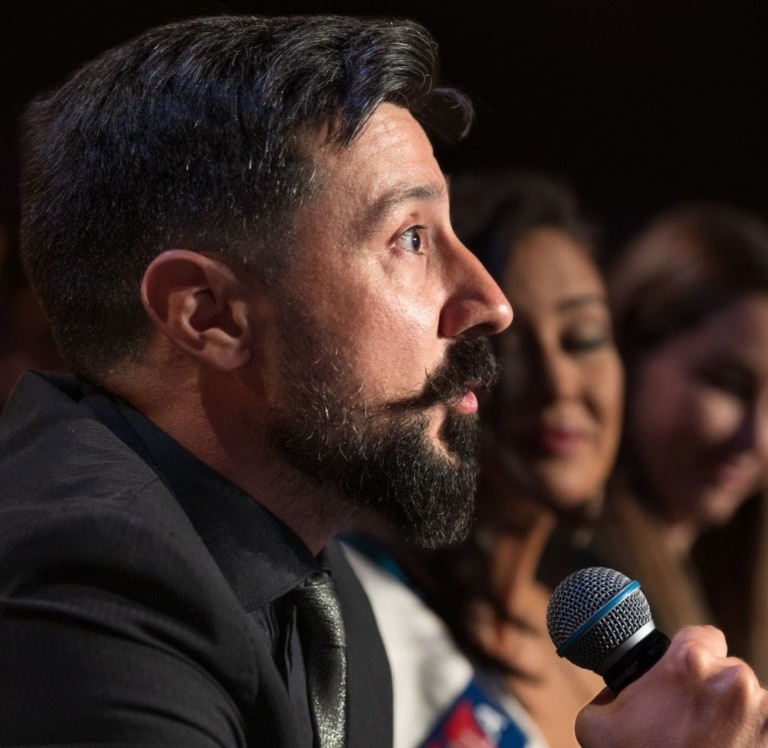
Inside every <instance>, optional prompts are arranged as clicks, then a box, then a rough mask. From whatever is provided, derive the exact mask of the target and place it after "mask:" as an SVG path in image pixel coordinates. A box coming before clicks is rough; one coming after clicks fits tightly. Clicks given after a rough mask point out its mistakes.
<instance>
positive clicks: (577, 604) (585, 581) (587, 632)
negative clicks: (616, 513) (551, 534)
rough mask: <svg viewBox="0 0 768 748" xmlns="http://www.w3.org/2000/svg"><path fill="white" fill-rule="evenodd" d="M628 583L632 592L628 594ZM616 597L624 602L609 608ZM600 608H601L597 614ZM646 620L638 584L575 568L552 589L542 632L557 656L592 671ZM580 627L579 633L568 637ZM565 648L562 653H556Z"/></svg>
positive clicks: (597, 569)
mask: <svg viewBox="0 0 768 748" xmlns="http://www.w3.org/2000/svg"><path fill="white" fill-rule="evenodd" d="M633 584H634V586H635V587H636V589H632V585H633ZM621 593H624V597H620V598H619V599H618V602H616V604H615V605H612V606H609V605H608V604H609V603H611V601H612V600H613V599H614V598H617V596H620V595H621ZM604 606H606V609H605V610H604V611H603V612H600V611H601V609H602V608H603V607H604ZM598 613H599V615H598ZM593 618H594V620H591V619H593ZM652 620H653V618H652V616H651V609H650V606H649V605H648V600H646V598H645V595H644V594H643V593H642V592H640V589H639V585H637V584H636V583H633V582H632V581H631V580H630V579H629V577H627V576H625V575H624V574H622V573H621V572H618V571H616V570H615V569H606V568H604V567H600V566H593V567H590V568H587V569H579V570H578V571H575V572H573V574H570V575H569V576H567V577H566V578H565V579H564V580H563V581H562V582H560V584H559V585H558V586H557V587H556V588H555V591H554V592H553V593H552V597H551V598H550V600H549V605H548V606H547V629H548V630H549V636H550V638H551V639H552V641H553V642H554V644H555V647H557V649H558V654H562V655H563V656H565V657H567V659H568V660H570V661H571V662H573V663H574V664H575V665H578V666H579V667H583V668H587V669H589V670H594V671H598V672H599V671H600V666H601V664H602V663H603V662H605V660H606V659H607V658H608V657H609V656H610V655H611V654H612V653H613V652H614V651H615V650H616V649H618V648H619V647H620V646H621V645H622V644H623V643H624V642H625V641H627V639H629V638H630V637H631V636H633V635H634V634H635V633H637V632H638V631H639V630H640V629H641V628H642V627H643V626H645V625H646V624H648V623H649V622H652ZM582 627H584V630H583V631H582V632H581V633H580V634H579V635H578V636H577V637H574V635H575V634H577V633H578V632H579V629H581V628H582ZM572 638H573V640H572V641H569V640H571V639H572ZM566 644H567V645H568V646H567V651H563V652H560V650H561V648H563V646H564V645H566Z"/></svg>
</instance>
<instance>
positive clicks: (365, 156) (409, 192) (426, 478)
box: [272, 104, 511, 545]
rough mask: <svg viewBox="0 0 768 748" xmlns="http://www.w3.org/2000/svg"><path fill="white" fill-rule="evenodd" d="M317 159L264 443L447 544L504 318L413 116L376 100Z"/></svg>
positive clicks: (458, 519)
mask: <svg viewBox="0 0 768 748" xmlns="http://www.w3.org/2000/svg"><path fill="white" fill-rule="evenodd" d="M321 162H322V163H323V164H324V167H325V168H324V170H323V174H322V176H321V179H322V180H324V182H323V187H321V189H320V190H319V191H318V195H317V196H316V197H315V198H314V199H313V200H312V202H310V203H309V204H308V205H307V206H306V207H305V208H304V209H303V213H302V214H301V216H300V218H299V236H298V241H299V242H300V243H301V245H300V246H301V250H300V252H299V259H298V260H297V262H296V263H295V265H294V266H293V267H292V270H291V272H290V274H289V276H287V277H286V279H285V281H284V282H282V283H281V284H280V288H279V290H278V291H277V295H278V297H279V298H278V302H279V304H280V315H279V320H280V321H279V323H278V336H279V338H280V344H281V347H282V355H281V356H280V357H279V358H280V360H281V361H282V366H281V370H280V372H279V373H278V375H277V377H278V378H279V382H275V388H276V392H277V391H278V390H279V392H277V396H276V397H275V398H274V402H273V404H272V412H273V425H272V442H273V444H274V445H275V447H276V449H277V450H278V451H279V452H280V453H281V454H282V455H283V457H285V458H286V459H287V460H288V461H289V462H290V463H291V464H293V465H294V467H297V468H298V469H299V470H300V471H301V472H303V473H305V474H306V475H307V476H310V477H311V478H312V479H313V480H314V481H315V482H317V483H319V484H321V485H323V486H326V487H327V486H333V487H334V488H336V489H337V490H338V491H339V492H340V494H341V495H342V496H343V497H344V499H345V500H347V501H349V502H351V503H353V504H355V505H365V506H370V507H373V508H375V509H377V510H378V511H379V512H381V513H382V514H383V515H384V516H385V517H386V518H387V519H389V520H390V522H391V523H392V524H393V525H394V526H395V527H396V529H397V530H399V531H400V532H401V533H403V534H404V535H405V536H406V537H408V538H410V539H411V540H414V541H417V542H420V543H422V544H426V545H437V544H441V543H444V542H447V541H451V540H454V539H456V538H457V537H461V536H462V535H463V534H464V533H465V530H466V528H467V525H468V522H469V518H470V516H471V509H472V499H473V493H474V484H475V473H476V464H475V459H474V445H475V441H476V431H477V400H476V397H475V394H474V391H473V390H474V389H476V388H477V387H485V386H487V385H488V383H489V382H490V380H491V379H492V378H493V376H494V373H495V363H494V361H493V358H492V356H491V354H490V346H489V345H488V344H487V341H486V340H485V339H484V338H483V337H481V336H485V335H488V334H492V333H495V332H498V331H499V330H501V329H503V328H504V327H506V326H507V325H508V324H509V322H510V320H511V310H510V308H509V305H508V303H507V301H506V299H505V298H504V296H503V294H502V293H501V291H500V290H499V288H498V287H497V286H496V284H495V283H494V282H493V281H492V280H491V278H490V276H488V274H487V273H486V272H485V271H484V270H483V268H482V266H481V265H480V264H479V262H478V261H477V260H476V258H474V256H473V255H471V253H470V252H469V251H468V250H467V249H466V248H465V247H464V246H463V245H462V244H461V243H460V242H459V241H458V239H457V238H456V236H455V235H454V233H453V230H452V229H451V226H450V220H449V212H448V197H447V188H446V184H445V180H444V177H443V175H442V173H441V171H440V169H439V167H438V165H437V162H436V161H435V159H434V156H433V154H432V149H431V146H430V144H429V141H428V139H427V137H426V135H425V134H424V132H423V130H422V129H421V127H420V126H419V125H418V124H417V122H416V121H415V120H414V119H413V117H412V116H411V115H410V114H409V113H408V112H407V111H406V110H404V109H401V108H399V107H395V106H393V105H386V104H385V105H382V106H381V107H379V109H378V110H377V111H376V112H375V113H374V115H373V117H372V119H371V120H370V121H369V123H368V124H367V126H366V128H365V129H364V131H363V132H362V134H361V135H360V136H359V138H358V139H357V140H356V141H355V143H354V144H353V145H352V146H351V147H350V148H348V149H345V150H343V151H339V150H335V149H331V148H327V149H326V152H325V153H324V156H323V157H322V159H321Z"/></svg>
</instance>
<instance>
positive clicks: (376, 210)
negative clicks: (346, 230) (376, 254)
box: [366, 183, 447, 225]
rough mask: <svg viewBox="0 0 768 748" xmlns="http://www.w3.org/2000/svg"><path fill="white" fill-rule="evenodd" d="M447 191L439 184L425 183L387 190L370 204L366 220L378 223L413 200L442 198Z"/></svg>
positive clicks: (374, 223)
mask: <svg viewBox="0 0 768 748" xmlns="http://www.w3.org/2000/svg"><path fill="white" fill-rule="evenodd" d="M446 195H447V191H446V190H445V189H444V188H443V187H440V186H439V185H437V184H431V183H424V184H414V185H408V186H407V187H400V188H395V189H393V190H390V191H388V192H385V193H384V194H383V195H380V196H379V197H378V198H377V199H376V200H375V201H374V203H373V204H372V205H371V206H370V208H369V210H368V211H367V214H366V221H368V222H370V223H371V224H373V225H378V224H379V223H381V221H383V220H384V219H385V218H386V216H388V215H389V214H390V213H391V212H392V210H393V209H394V208H397V207H398V206H399V205H402V204H403V203H407V202H410V201H411V200H430V201H437V200H442V199H443V198H445V197H446Z"/></svg>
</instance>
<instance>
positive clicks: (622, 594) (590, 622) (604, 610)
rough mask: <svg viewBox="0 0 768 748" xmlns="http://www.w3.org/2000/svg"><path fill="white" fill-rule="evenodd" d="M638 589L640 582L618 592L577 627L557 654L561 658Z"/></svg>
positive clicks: (634, 582) (632, 583)
mask: <svg viewBox="0 0 768 748" xmlns="http://www.w3.org/2000/svg"><path fill="white" fill-rule="evenodd" d="M638 589H640V582H638V581H637V580H635V581H633V582H630V583H629V584H628V585H627V586H626V587H624V588H623V589H621V590H619V591H618V592H617V593H616V594H615V595H614V596H613V597H612V598H611V599H610V600H609V601H608V602H607V603H605V604H604V605H603V606H602V607H601V608H599V609H598V610H597V611H595V612H594V613H593V614H592V615H591V616H590V617H589V618H588V619H587V620H586V621H585V622H584V623H582V624H581V626H579V628H577V629H576V631H574V632H573V633H572V634H571V635H570V636H569V637H568V639H566V641H564V642H563V643H562V644H561V645H560V647H559V648H558V649H557V654H558V655H560V657H563V656H564V655H565V653H566V652H567V651H568V650H569V649H570V648H571V647H572V646H573V645H574V644H575V643H576V642H577V641H578V640H579V639H580V638H581V637H582V636H584V634H586V633H587V631H589V629H591V628H592V626H594V625H595V624H596V623H597V622H598V621H599V620H600V619H601V618H603V617H604V616H606V615H607V614H608V613H610V612H611V611H612V610H613V609H614V608H615V607H616V606H617V605H618V604H619V603H621V601H622V600H624V599H625V598H627V597H628V596H629V595H631V594H632V593H633V592H635V590H638Z"/></svg>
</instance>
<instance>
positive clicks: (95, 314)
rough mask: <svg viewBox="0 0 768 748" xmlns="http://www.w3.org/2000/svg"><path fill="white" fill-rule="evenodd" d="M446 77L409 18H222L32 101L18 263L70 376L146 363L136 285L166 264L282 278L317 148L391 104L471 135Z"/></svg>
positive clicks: (146, 45)
mask: <svg viewBox="0 0 768 748" xmlns="http://www.w3.org/2000/svg"><path fill="white" fill-rule="evenodd" d="M437 62H438V59H437V48H436V44H435V42H434V40H433V39H432V37H431V36H430V35H429V33H428V32H427V31H426V30H425V29H424V28H422V27H421V26H420V25H418V24H416V23H414V22H412V21H408V20H395V19H373V18H367V19H364V18H355V17H351V16H335V15H322V16H294V17H271V18H270V17H251V16H215V17H207V18H195V19H190V20H186V21H182V22H179V23H174V24H169V25H166V26H162V27H159V28H156V29H152V30H150V31H148V32H146V33H144V34H142V35H141V36H139V37H137V38H135V39H133V40H132V41H129V42H127V43H125V44H123V45H121V46H119V47H116V48H114V49H112V50H109V51H107V52H106V53H104V54H102V55H101V56H100V57H98V58H97V59H96V60H94V61H92V62H90V63H89V64H87V65H85V66H84V67H82V68H81V69H80V70H79V71H77V72H76V73H75V74H74V75H72V76H71V77H70V78H69V79H68V80H67V81H66V82H65V83H64V85H62V86H61V87H60V88H58V89H57V90H54V91H53V92H51V93H49V94H47V95H44V96H41V97H39V98H38V99H37V100H35V101H33V102H32V103H31V105H30V106H29V108H28V110H27V112H26V115H25V118H24V131H25V136H24V142H23V145H24V148H23V163H22V230H21V239H22V246H21V249H22V257H23V261H24V264H25V269H26V272H27V274H28V276H29V278H30V280H31V282H32V284H33V286H34V287H35V289H36V291H37V293H38V295H39V296H40V299H41V301H42V303H43V305H44V307H45V309H46V311H47V313H48V316H49V318H50V321H51V326H52V331H53V334H54V337H55V340H56V342H57V345H58V347H59V349H60V353H61V355H62V358H63V359H64V361H65V363H66V364H67V365H68V366H69V367H70V368H71V369H72V370H73V371H75V372H77V373H79V374H81V375H83V376H86V377H87V378H90V379H93V380H94V381H99V380H100V378H101V376H102V374H103V373H104V371H105V370H107V369H108V368H110V367H113V366H115V365H117V364H118V363H120V362H121V361H122V360H126V359H128V360H130V359H136V358H138V357H139V356H140V355H141V353H142V352H143V351H144V349H145V346H146V343H147V341H148V340H149V337H150V330H151V326H150V322H149V318H148V316H147V315H146V313H145V312H144V310H143V308H142V305H141V301H140V297H139V289H140V284H141V278H142V276H143V273H144V270H145V269H146V267H147V265H148V264H149V263H150V262H151V261H152V259H153V258H154V257H155V256H157V255H158V254H159V253H160V252H162V251H163V250H165V249H169V248H172V247H185V248H187V249H194V250H197V251H206V252H219V253H222V254H224V255H228V256H231V257H234V258H237V259H239V260H243V261H247V263H248V264H249V266H251V267H252V268H253V269H254V270H255V271H256V272H258V273H260V274H261V276H262V277H263V278H264V280H265V281H267V282H268V281H269V280H270V278H273V277H274V275H275V273H276V272H277V271H278V270H279V269H285V267H286V262H287V261H288V260H289V259H290V258H289V252H288V250H289V247H290V246H291V242H290V233H291V225H292V224H291V221H290V218H291V215H292V213H293V212H294V211H295V210H296V209H297V208H298V207H299V206H300V205H301V204H302V203H303V202H305V201H306V199H307V198H308V196H310V195H311V194H312V190H313V189H317V179H318V176H317V164H315V163H314V162H313V158H312V149H311V148H310V147H308V146H309V144H310V142H311V141H310V140H309V138H310V137H317V136H327V139H328V142H330V143H332V144H334V145H338V146H339V147H344V146H348V145H349V144H350V143H351V142H352V141H353V140H354V139H355V137H356V135H357V134H358V133H359V132H360V129H361V128H362V126H363V125H364V124H365V122H366V121H367V119H368V117H370V115H371V114H372V113H373V111H374V110H375V108H376V107H377V106H378V105H380V104H382V103H384V102H389V103H394V104H396V105H399V106H402V107H406V108H408V109H409V110H410V111H411V112H412V114H413V115H414V117H416V119H417V120H418V121H419V122H421V123H422V124H423V125H424V126H425V129H427V131H428V132H430V134H434V132H435V131H438V132H442V134H444V135H446V136H447V137H452V138H456V137H461V136H463V134H464V133H465V132H466V130H467V129H468V127H469V124H470V121H471V118H472V107H471V104H470V102H469V100H468V99H467V97H465V96H464V95H463V94H461V93H460V92H458V91H456V90H455V89H451V88H440V87H438V86H437V83H436V77H437ZM445 128H453V129H454V132H446V131H445Z"/></svg>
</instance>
